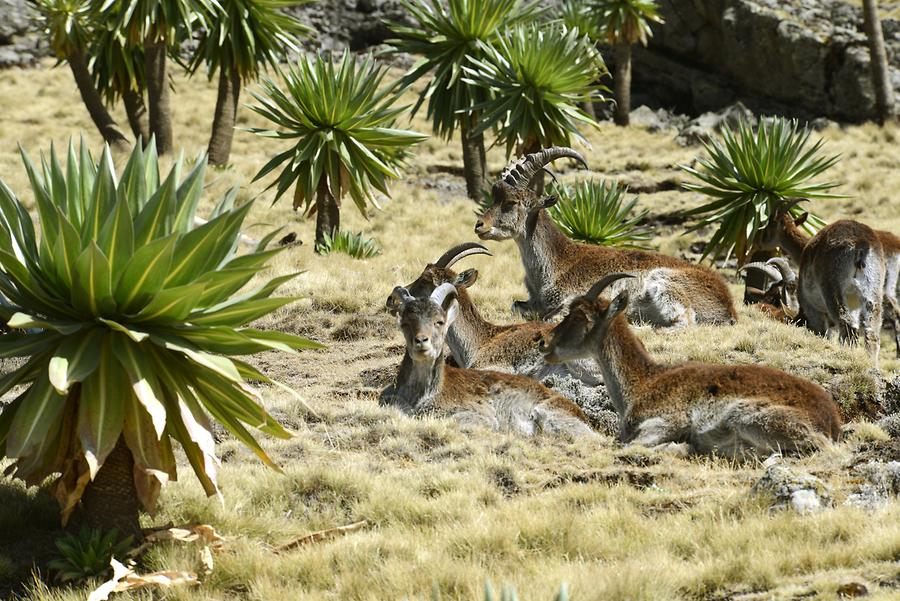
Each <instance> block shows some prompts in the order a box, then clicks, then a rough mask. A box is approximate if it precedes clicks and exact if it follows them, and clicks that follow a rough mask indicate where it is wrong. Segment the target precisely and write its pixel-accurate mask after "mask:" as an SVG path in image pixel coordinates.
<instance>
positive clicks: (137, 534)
mask: <svg viewBox="0 0 900 601" xmlns="http://www.w3.org/2000/svg"><path fill="white" fill-rule="evenodd" d="M81 506H82V510H83V516H84V521H85V522H86V523H87V525H89V526H93V527H102V528H104V529H109V528H115V529H116V530H118V531H119V533H120V534H121V535H122V536H132V537H134V540H135V541H137V540H140V538H141V524H140V520H139V511H140V502H139V501H138V496H137V489H136V488H135V486H134V457H133V456H132V455H131V450H129V448H128V445H126V444H125V439H124V438H123V437H120V438H119V441H118V442H117V443H116V446H115V448H114V449H113V450H112V452H111V453H110V454H109V455H108V456H107V457H106V461H104V462H103V465H102V466H100V470H99V471H98V472H97V476H96V477H95V478H94V480H93V482H91V483H89V484H88V485H87V488H85V490H84V495H82V497H81Z"/></svg>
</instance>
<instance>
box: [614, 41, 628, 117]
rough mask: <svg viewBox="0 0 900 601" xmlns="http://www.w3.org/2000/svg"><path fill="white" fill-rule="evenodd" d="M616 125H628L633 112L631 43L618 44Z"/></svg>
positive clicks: (615, 84)
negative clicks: (630, 114)
mask: <svg viewBox="0 0 900 601" xmlns="http://www.w3.org/2000/svg"><path fill="white" fill-rule="evenodd" d="M613 87H614V88H615V90H614V92H615V95H616V112H615V117H614V120H615V122H616V125H623V126H624V125H628V123H629V122H630V117H629V113H631V44H616V75H615V79H614V80H613Z"/></svg>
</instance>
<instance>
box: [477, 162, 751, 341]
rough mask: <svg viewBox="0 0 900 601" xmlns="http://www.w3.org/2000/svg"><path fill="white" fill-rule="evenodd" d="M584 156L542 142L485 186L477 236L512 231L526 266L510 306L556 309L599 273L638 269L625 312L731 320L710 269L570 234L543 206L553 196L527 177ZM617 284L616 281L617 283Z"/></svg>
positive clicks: (666, 319)
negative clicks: (486, 202)
mask: <svg viewBox="0 0 900 601" xmlns="http://www.w3.org/2000/svg"><path fill="white" fill-rule="evenodd" d="M561 157H570V158H573V159H575V160H577V161H579V162H581V163H582V164H584V165H585V166H586V162H585V160H584V157H582V156H581V155H580V154H578V153H577V152H575V151H574V150H572V149H570V148H558V147H554V148H548V149H545V150H541V151H540V152H536V153H533V154H529V155H527V156H525V157H523V158H521V159H518V160H516V161H513V162H512V163H510V164H509V165H508V166H507V167H506V169H504V170H503V172H502V174H501V175H500V180H499V181H498V182H497V183H495V184H494V187H493V189H492V192H491V193H492V196H493V204H492V205H491V207H490V208H489V209H487V211H485V212H484V214H483V215H482V216H481V217H480V218H479V219H478V221H477V223H476V224H475V233H476V234H478V236H479V237H480V238H481V239H482V240H507V239H510V238H512V239H514V240H515V241H516V244H517V245H518V246H519V252H520V254H521V256H522V263H523V265H524V266H525V286H526V288H527V289H528V296H529V299H528V301H527V302H521V301H518V302H516V303H515V304H514V305H513V308H514V309H516V310H518V311H520V312H523V313H528V312H532V313H538V314H540V315H546V314H547V313H550V312H554V311H558V310H559V309H560V308H561V307H563V306H564V305H565V304H566V303H567V302H568V301H569V300H571V299H572V298H574V297H575V296H577V295H579V294H583V293H584V291H585V290H587V289H588V288H590V285H591V283H592V282H594V281H596V280H597V278H600V277H602V276H604V275H606V274H609V273H614V272H617V271H629V272H632V273H635V274H636V275H638V276H639V277H638V279H637V280H635V281H634V282H633V283H628V284H625V285H627V286H628V287H629V289H630V290H631V291H632V293H633V296H634V302H633V303H632V306H631V307H630V308H629V317H630V318H631V319H632V320H636V321H644V322H648V323H650V324H652V325H654V326H658V327H671V326H683V325H688V324H692V323H712V324H731V323H734V322H735V321H736V319H737V313H736V312H735V309H734V305H733V303H732V299H731V294H730V293H729V291H728V287H727V286H726V284H725V281H724V280H723V279H722V278H721V277H719V276H718V275H717V274H716V273H714V272H713V271H712V270H710V269H707V268H705V267H702V266H700V265H694V264H691V263H688V262H687V261H683V260H681V259H677V258H675V257H669V256H666V255H662V254H659V253H655V252H647V251H643V250H624V249H612V248H607V247H603V246H591V245H587V244H578V243H575V242H572V241H571V240H569V238H568V237H566V235H565V234H564V233H563V232H562V231H560V230H559V228H558V227H557V226H556V224H554V223H553V220H552V219H551V217H550V215H548V214H547V211H546V210H545V209H546V208H547V207H549V206H552V205H553V204H554V203H555V202H556V198H555V197H553V196H551V197H548V198H543V199H542V198H539V197H538V196H537V194H536V193H535V192H534V191H533V190H532V189H531V188H529V183H530V182H531V180H532V178H533V177H534V176H535V174H537V173H538V172H539V171H541V170H542V169H544V167H545V165H547V164H548V163H549V162H550V161H553V160H555V159H558V158H561ZM620 285H623V284H620Z"/></svg>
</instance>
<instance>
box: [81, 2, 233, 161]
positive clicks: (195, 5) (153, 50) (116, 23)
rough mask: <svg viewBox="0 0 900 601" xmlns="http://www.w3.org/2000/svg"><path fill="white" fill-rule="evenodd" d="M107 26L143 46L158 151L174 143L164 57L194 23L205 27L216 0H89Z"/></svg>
mask: <svg viewBox="0 0 900 601" xmlns="http://www.w3.org/2000/svg"><path fill="white" fill-rule="evenodd" d="M90 1H91V3H92V5H93V7H94V10H95V12H96V13H97V14H98V15H100V16H101V17H102V18H103V19H104V20H105V21H106V27H108V28H109V29H110V30H112V31H114V32H117V33H118V34H120V35H121V36H122V37H123V39H124V40H125V42H126V44H127V46H128V47H129V48H136V47H142V48H143V50H144V61H145V62H144V70H145V74H146V78H147V102H148V104H149V109H150V115H149V121H150V133H151V134H152V135H153V136H154V137H155V138H156V146H157V149H158V151H159V153H160V154H167V153H169V152H171V151H172V149H173V147H174V137H173V134H172V109H171V101H170V98H169V81H168V77H167V75H166V71H167V66H166V57H167V55H168V51H169V49H170V48H173V49H174V48H175V47H176V46H177V45H178V44H179V43H180V42H181V41H182V40H183V39H185V38H186V37H189V36H190V33H191V30H192V29H193V27H194V26H195V25H198V26H200V27H204V28H206V27H207V26H208V21H209V20H210V19H209V16H210V15H212V14H214V13H215V11H216V9H217V8H218V6H219V4H218V2H217V0H90Z"/></svg>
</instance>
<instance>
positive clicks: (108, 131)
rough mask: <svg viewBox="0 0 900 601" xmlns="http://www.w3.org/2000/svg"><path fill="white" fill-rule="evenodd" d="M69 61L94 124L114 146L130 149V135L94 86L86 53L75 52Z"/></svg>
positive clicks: (121, 149)
mask: <svg viewBox="0 0 900 601" xmlns="http://www.w3.org/2000/svg"><path fill="white" fill-rule="evenodd" d="M67 61H68V63H69V68H70V69H71V70H72V76H73V77H74V78H75V85H77V86H78V91H79V92H80V93H81V99H82V100H83V101H84V105H85V107H87V110H88V113H89V114H90V115H91V119H92V120H93V121H94V125H96V126H97V129H98V130H99V131H100V135H102V136H103V139H104V140H105V141H106V143H107V144H109V145H110V147H112V148H115V149H117V150H120V151H126V150H128V149H130V148H131V143H130V142H129V141H128V137H127V136H126V135H125V132H123V131H122V129H121V128H120V127H119V124H118V123H116V121H115V119H113V118H112V115H110V114H109V111H108V110H106V105H104V104H103V100H102V99H101V98H100V94H99V93H98V92H97V88H95V87H94V83H93V81H92V79H91V74H90V72H89V71H88V68H87V61H86V60H85V58H84V54H82V53H81V51H76V52H73V53H72V54H71V55H70V56H69V57H68V59H67Z"/></svg>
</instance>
